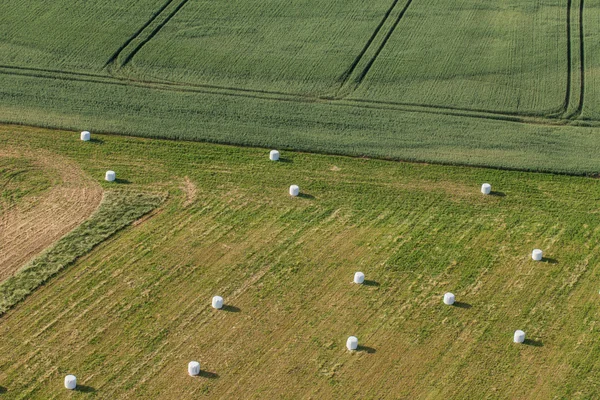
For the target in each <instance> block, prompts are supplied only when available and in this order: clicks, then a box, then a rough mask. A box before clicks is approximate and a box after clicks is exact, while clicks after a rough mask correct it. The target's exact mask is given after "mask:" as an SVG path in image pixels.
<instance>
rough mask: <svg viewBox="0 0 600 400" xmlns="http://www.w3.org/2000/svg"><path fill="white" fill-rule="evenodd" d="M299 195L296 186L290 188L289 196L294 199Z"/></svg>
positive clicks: (298, 189)
mask: <svg viewBox="0 0 600 400" xmlns="http://www.w3.org/2000/svg"><path fill="white" fill-rule="evenodd" d="M299 194H300V188H299V187H298V185H292V186H290V196H292V197H296V196H298V195H299Z"/></svg>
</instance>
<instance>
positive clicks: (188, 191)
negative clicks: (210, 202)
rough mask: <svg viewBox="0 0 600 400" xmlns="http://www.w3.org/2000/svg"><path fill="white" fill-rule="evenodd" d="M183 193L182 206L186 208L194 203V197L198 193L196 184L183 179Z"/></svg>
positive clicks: (186, 178)
mask: <svg viewBox="0 0 600 400" xmlns="http://www.w3.org/2000/svg"><path fill="white" fill-rule="evenodd" d="M182 189H183V192H184V193H185V201H184V202H183V206H184V207H187V206H189V205H190V204H192V203H193V202H194V201H196V196H197V193H198V188H197V187H196V184H195V183H194V182H192V181H191V180H190V178H189V177H187V176H186V177H185V178H184V180H183V187H182Z"/></svg>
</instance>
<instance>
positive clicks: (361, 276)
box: [354, 272, 365, 285]
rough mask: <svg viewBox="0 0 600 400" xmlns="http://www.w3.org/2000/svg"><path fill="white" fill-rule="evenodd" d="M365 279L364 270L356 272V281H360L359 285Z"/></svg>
mask: <svg viewBox="0 0 600 400" xmlns="http://www.w3.org/2000/svg"><path fill="white" fill-rule="evenodd" d="M364 281H365V274H363V273H362V272H356V273H355V274H354V283H358V284H359V285H360V284H362V283H363V282H364Z"/></svg>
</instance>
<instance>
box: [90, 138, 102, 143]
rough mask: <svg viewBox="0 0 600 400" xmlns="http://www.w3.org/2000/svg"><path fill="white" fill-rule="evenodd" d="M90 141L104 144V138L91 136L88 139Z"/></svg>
mask: <svg viewBox="0 0 600 400" xmlns="http://www.w3.org/2000/svg"><path fill="white" fill-rule="evenodd" d="M90 143H93V144H104V140H102V139H95V138H91V139H90Z"/></svg>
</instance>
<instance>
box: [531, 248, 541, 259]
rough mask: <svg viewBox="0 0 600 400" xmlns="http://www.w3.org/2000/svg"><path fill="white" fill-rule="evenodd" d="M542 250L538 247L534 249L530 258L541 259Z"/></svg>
mask: <svg viewBox="0 0 600 400" xmlns="http://www.w3.org/2000/svg"><path fill="white" fill-rule="evenodd" d="M542 255H543V253H542V251H541V250H540V249H535V250H533V251H532V252H531V258H532V259H533V260H535V261H542Z"/></svg>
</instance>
